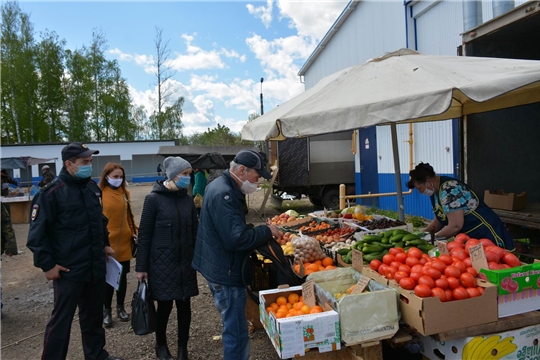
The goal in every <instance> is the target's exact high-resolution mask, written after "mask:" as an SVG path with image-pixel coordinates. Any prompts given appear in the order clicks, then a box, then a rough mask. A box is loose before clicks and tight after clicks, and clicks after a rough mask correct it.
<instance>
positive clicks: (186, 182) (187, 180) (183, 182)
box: [175, 176, 191, 189]
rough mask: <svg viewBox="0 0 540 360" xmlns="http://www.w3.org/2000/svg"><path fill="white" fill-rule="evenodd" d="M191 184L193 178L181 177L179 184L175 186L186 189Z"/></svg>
mask: <svg viewBox="0 0 540 360" xmlns="http://www.w3.org/2000/svg"><path fill="white" fill-rule="evenodd" d="M190 182H191V176H180V179H179V180H178V181H177V182H175V184H176V186H178V187H179V188H180V189H185V188H187V187H188V186H189V183H190Z"/></svg>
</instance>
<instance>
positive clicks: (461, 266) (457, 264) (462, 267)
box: [452, 260, 467, 272]
mask: <svg viewBox="0 0 540 360" xmlns="http://www.w3.org/2000/svg"><path fill="white" fill-rule="evenodd" d="M452 266H455V267H457V268H458V269H459V271H460V272H464V271H465V269H466V268H467V267H466V266H465V263H464V262H463V261H460V260H456V261H454V262H453V263H452Z"/></svg>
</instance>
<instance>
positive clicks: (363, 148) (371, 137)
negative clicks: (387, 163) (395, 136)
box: [359, 126, 379, 206]
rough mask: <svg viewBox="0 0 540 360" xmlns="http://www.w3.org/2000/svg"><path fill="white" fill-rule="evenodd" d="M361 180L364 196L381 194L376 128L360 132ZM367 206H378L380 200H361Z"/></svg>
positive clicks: (371, 127)
mask: <svg viewBox="0 0 540 360" xmlns="http://www.w3.org/2000/svg"><path fill="white" fill-rule="evenodd" d="M359 145H360V146H359V147H360V179H361V186H360V188H361V191H362V194H367V193H370V192H371V193H372V194H376V193H378V192H379V171H378V167H377V131H376V129H375V126H370V127H367V128H364V129H361V130H360V144H359ZM360 203H361V204H362V205H365V206H377V205H378V198H366V199H361V202H360Z"/></svg>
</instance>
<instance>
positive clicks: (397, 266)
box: [390, 261, 401, 270]
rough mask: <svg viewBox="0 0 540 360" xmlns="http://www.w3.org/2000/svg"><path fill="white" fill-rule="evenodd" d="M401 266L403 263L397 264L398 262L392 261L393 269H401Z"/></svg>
mask: <svg viewBox="0 0 540 360" xmlns="http://www.w3.org/2000/svg"><path fill="white" fill-rule="evenodd" d="M400 265H401V263H399V262H397V261H392V263H391V264H390V266H391V267H393V268H394V269H396V270H397V269H399V266H400Z"/></svg>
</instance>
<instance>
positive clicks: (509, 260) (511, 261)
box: [502, 253, 521, 267]
mask: <svg viewBox="0 0 540 360" xmlns="http://www.w3.org/2000/svg"><path fill="white" fill-rule="evenodd" d="M502 260H503V262H504V263H505V264H507V265H508V266H510V267H516V266H520V265H521V263H520V262H519V259H518V258H517V256H516V255H514V254H512V253H507V254H504V256H503V258H502Z"/></svg>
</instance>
